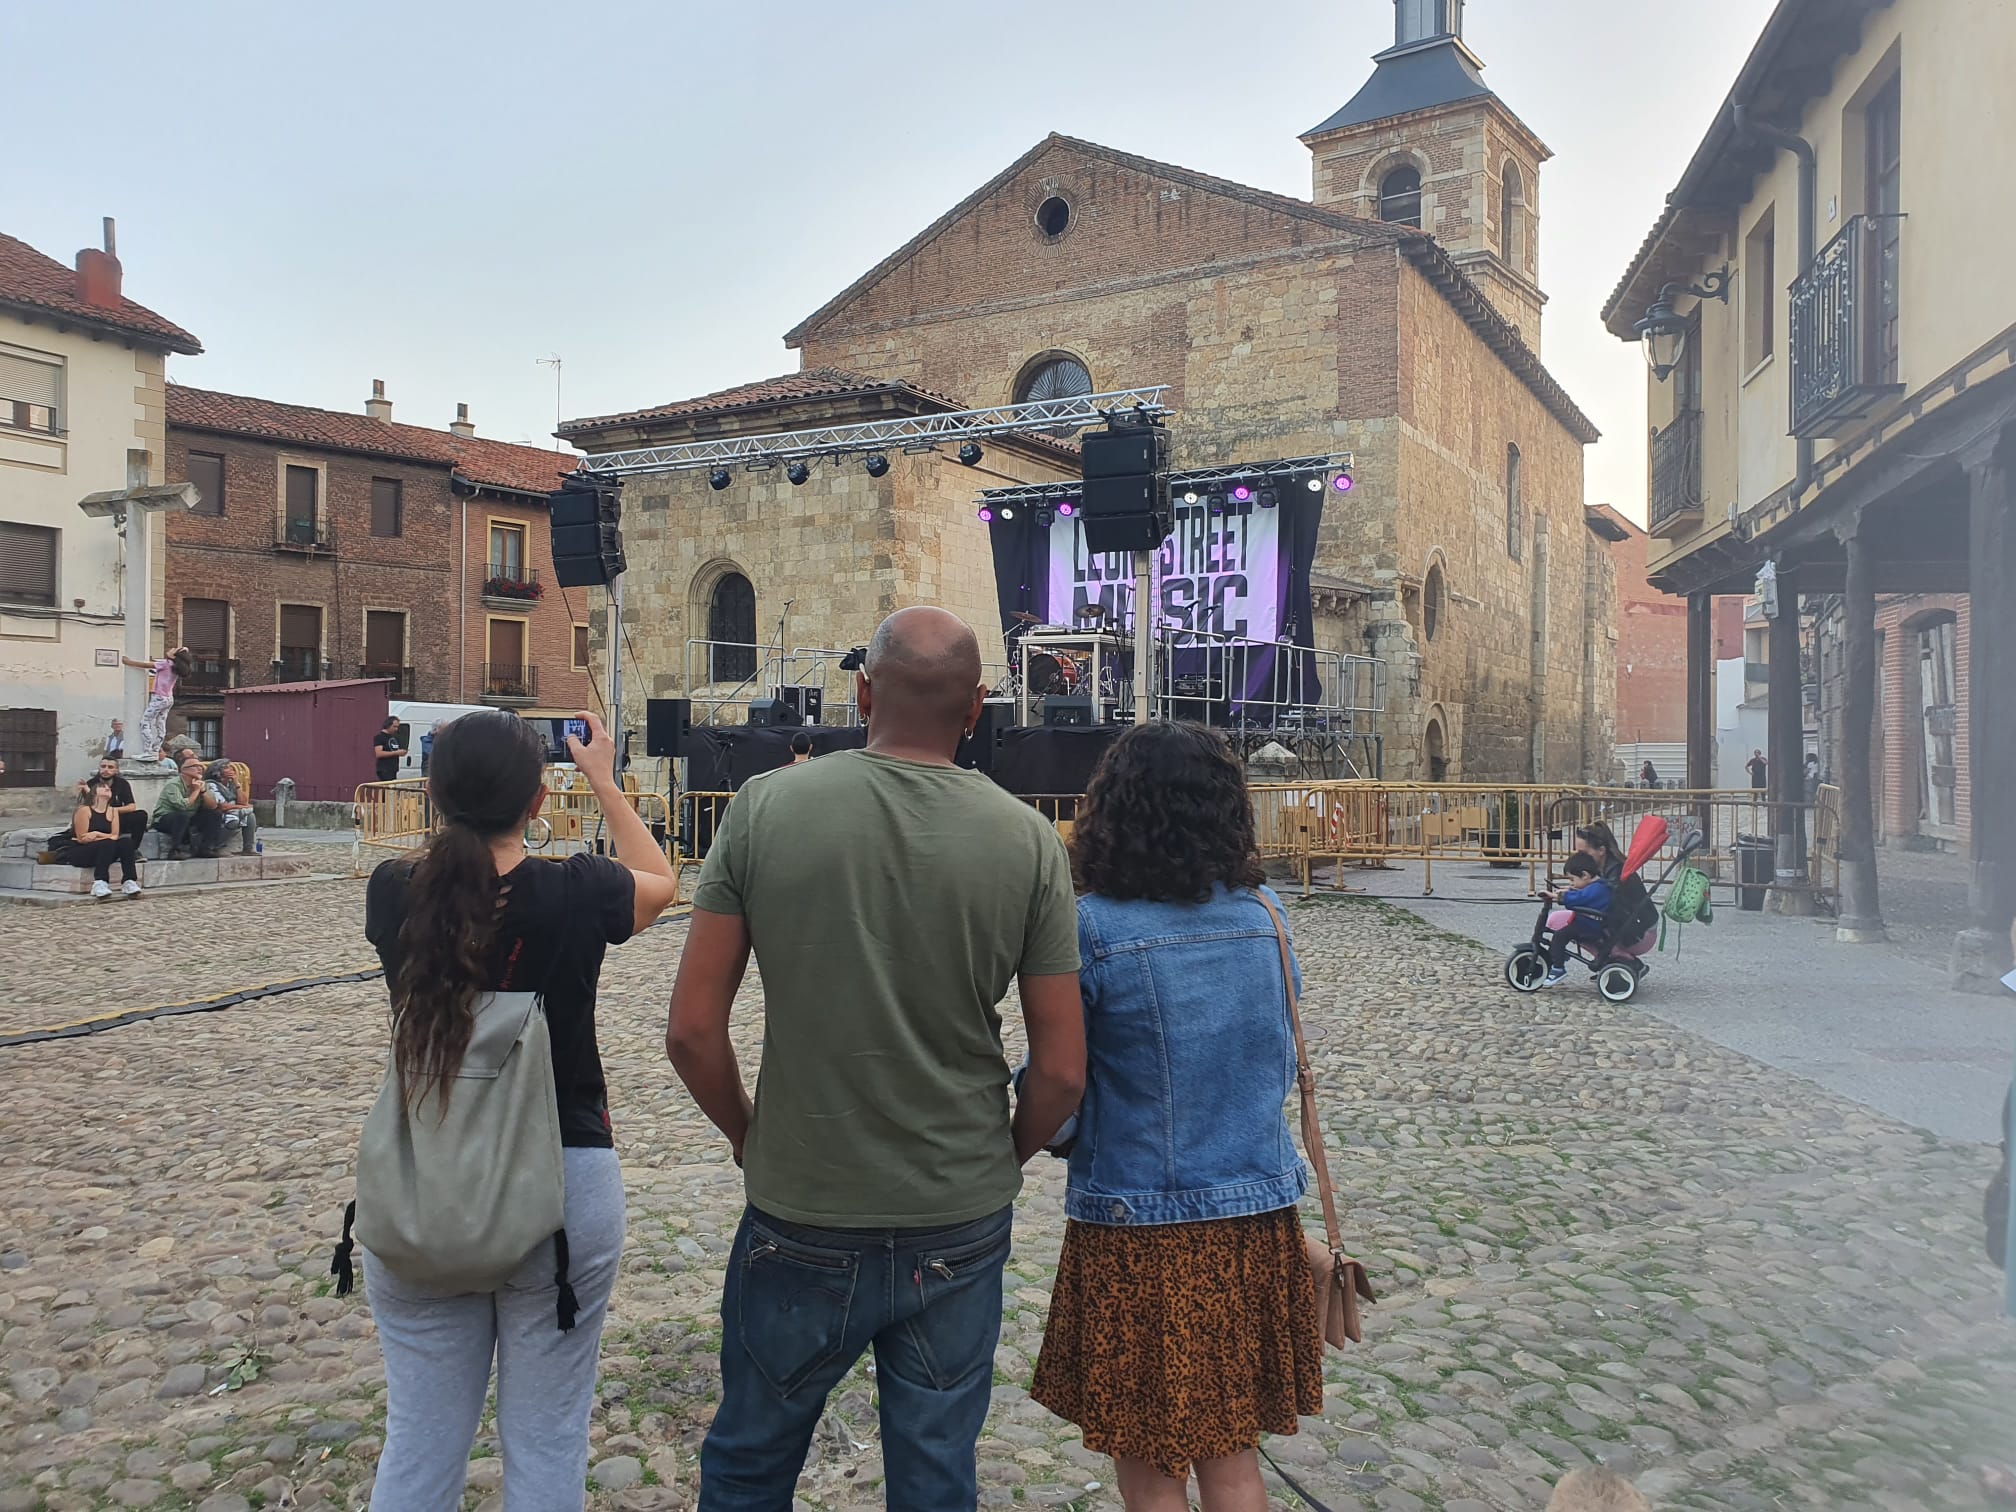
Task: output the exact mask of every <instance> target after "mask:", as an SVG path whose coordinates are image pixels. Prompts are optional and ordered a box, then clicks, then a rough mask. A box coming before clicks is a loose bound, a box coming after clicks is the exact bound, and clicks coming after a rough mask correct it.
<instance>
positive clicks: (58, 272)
mask: <svg viewBox="0 0 2016 1512" xmlns="http://www.w3.org/2000/svg"><path fill="white" fill-rule="evenodd" d="M0 304H9V305H18V306H22V307H24V308H27V309H31V310H42V311H47V312H48V313H50V314H54V315H61V316H64V317H65V318H67V319H70V320H75V321H77V322H79V323H80V324H88V325H93V326H98V327H101V328H104V329H107V330H113V331H122V332H125V333H126V334H127V335H130V336H137V337H141V338H143V339H145V340H147V341H149V342H150V343H152V344H154V345H156V346H163V347H166V348H167V349H168V350H169V351H171V352H184V353H187V354H188V355H190V356H192V357H193V356H194V355H195V354H196V353H198V352H200V351H202V350H203V343H202V342H200V341H198V340H197V339H196V338H195V337H194V336H191V335H190V334H189V333H188V332H187V331H185V330H183V329H182V327H180V326H178V325H176V324H175V322H174V321H172V320H166V319H164V318H162V317H161V316H159V315H156V314H155V313H154V312H153V311H152V310H150V309H148V308H147V307H146V306H145V305H138V304H135V303H134V302H133V301H132V300H130V299H124V298H122V299H121V300H120V301H119V303H118V305H117V306H115V307H114V308H112V309H109V310H108V309H100V308H98V307H97V306H96V305H87V304H85V303H84V302H83V301H82V300H80V299H79V298H78V297H77V270H76V269H74V268H67V267H65V266H64V265H63V264H62V263H60V262H58V261H56V259H55V258H53V257H45V256H43V255H42V254H41V253H40V252H37V251H36V250H35V249H34V248H33V247H31V246H29V245H28V244H27V243H26V242H24V241H19V240H17V239H16V238H14V237H11V236H7V235H4V234H0Z"/></svg>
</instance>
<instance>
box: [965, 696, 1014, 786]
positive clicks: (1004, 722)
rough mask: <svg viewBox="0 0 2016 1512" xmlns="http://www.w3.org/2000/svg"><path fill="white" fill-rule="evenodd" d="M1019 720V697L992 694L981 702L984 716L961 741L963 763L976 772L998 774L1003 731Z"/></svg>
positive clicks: (981, 716)
mask: <svg viewBox="0 0 2016 1512" xmlns="http://www.w3.org/2000/svg"><path fill="white" fill-rule="evenodd" d="M1014 723H1015V700H1014V699H1012V698H990V699H987V700H986V701H985V702H983V703H982V704H981V705H980V717H979V718H978V719H977V720H975V721H974V723H973V733H972V734H971V735H970V736H968V737H967V738H966V739H965V740H962V741H961V742H960V743H959V758H958V760H959V765H961V766H963V767H969V768H971V769H972V770H974V771H976V772H985V773H986V774H987V775H988V776H990V777H991V776H992V775H993V774H994V756H995V753H996V752H998V751H999V750H1000V749H1001V732H1002V731H1003V730H1005V729H1007V728H1008V727H1009V726H1011V725H1012V724H1014Z"/></svg>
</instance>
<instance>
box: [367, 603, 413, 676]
mask: <svg viewBox="0 0 2016 1512" xmlns="http://www.w3.org/2000/svg"><path fill="white" fill-rule="evenodd" d="M405 631H406V625H405V622H404V620H402V619H401V617H400V616H399V615H396V614H388V613H386V612H385V611H384V610H382V609H374V610H372V611H371V612H370V613H369V614H367V615H365V617H364V660H365V661H366V662H368V663H370V664H371V665H372V666H374V667H397V666H399V665H401V664H402V663H403V662H404V660H405V655H406V635H405Z"/></svg>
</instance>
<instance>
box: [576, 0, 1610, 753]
mask: <svg viewBox="0 0 2016 1512" xmlns="http://www.w3.org/2000/svg"><path fill="white" fill-rule="evenodd" d="M1453 3H1454V0H1427V3H1426V4H1424V3H1422V0H1408V3H1406V4H1404V5H1401V6H1399V7H1397V13H1398V15H1399V18H1400V19H1399V25H1398V28H1397V34H1396V46H1395V48H1394V49H1392V50H1390V51H1389V52H1388V53H1384V54H1381V55H1380V59H1379V60H1378V69H1377V71H1376V72H1375V74H1374V76H1373V79H1372V80H1371V82H1369V83H1368V84H1367V85H1366V87H1365V89H1364V90H1361V91H1360V94H1359V96H1358V97H1357V98H1356V99H1354V101H1353V102H1352V104H1350V105H1347V106H1346V107H1345V108H1344V109H1343V110H1341V111H1339V112H1338V114H1337V115H1336V116H1335V117H1333V118H1332V119H1331V120H1330V121H1328V122H1325V123H1324V125H1322V126H1320V127H1318V128H1317V129H1316V130H1315V131H1313V132H1311V133H1310V134H1309V136H1308V137H1307V138H1306V139H1305V140H1306V141H1307V142H1308V143H1309V144H1310V146H1311V149H1312V154H1313V173H1314V179H1315V186H1316V198H1315V200H1313V201H1310V200H1300V199H1295V198H1291V197H1288V196H1284V195H1279V194H1273V193H1270V192H1267V191H1264V190H1260V189H1255V188H1250V187H1248V186H1245V185H1241V184H1235V183H1231V182H1228V181H1225V180H1222V179H1217V178H1212V177H1209V176H1207V175H1204V174H1200V173H1195V172H1192V171H1190V170H1188V169H1184V168H1179V167H1175V166H1172V165H1169V164H1163V163H1157V162H1154V161H1151V160H1149V159H1146V158H1141V157H1137V156H1134V155H1132V154H1129V153H1124V152H1119V151H1116V150H1114V149H1111V148H1108V147H1103V146H1099V145H1097V144H1094V143H1091V142H1084V141H1078V140H1074V139H1072V138H1068V137H1062V136H1051V137H1048V138H1046V139H1045V140H1043V141H1042V142H1039V143H1038V144H1037V145H1036V146H1035V147H1033V148H1031V149H1030V150H1029V151H1028V152H1027V153H1025V154H1024V155H1023V156H1022V157H1021V158H1020V159H1018V160H1017V161H1016V162H1014V163H1012V164H1010V165H1009V166H1008V167H1007V168H1006V169H1004V170H1003V171H1002V172H1001V173H1000V174H998V175H996V176H995V178H993V179H992V180H990V181H989V182H988V183H986V184H984V185H982V186H981V187H980V188H979V189H977V190H976V191H974V192H973V193H972V194H971V195H969V196H968V197H967V198H966V199H964V200H963V201H961V202H960V203H959V204H958V205H956V206H954V207H953V208H952V209H951V210H949V211H948V212H947V213H946V214H945V215H944V216H943V217H941V218H940V219H939V220H938V221H937V222H935V223H934V224H932V225H931V226H929V227H927V228H926V229H925V230H924V231H923V232H922V233H920V234H919V235H918V236H916V237H915V238H913V239H912V240H911V241H910V242H908V243H907V244H905V245H904V246H903V247H901V248H899V249H897V250H896V251H895V252H893V253H892V254H891V255H890V256H889V257H888V258H886V259H884V260H883V261H882V262H881V263H880V264H878V265H877V266H876V267H874V268H872V269H870V270H869V271H868V272H867V273H866V274H864V275H863V276H862V277H861V278H859V279H857V280H856V281H855V282H854V283H853V284H852V285H850V286H849V287H848V288H847V289H845V290H843V291H842V292H841V293H839V294H838V295H836V296H835V297H834V298H833V299H832V300H831V301H829V302H828V303H827V304H826V305H825V306H823V307H822V308H821V309H819V310H818V311H816V312H814V313H813V314H812V315H811V316H809V317H808V318H807V319H806V320H804V321H803V322H802V323H800V324H799V325H798V326H797V327H796V328H794V329H793V330H792V331H790V332H789V333H787V335H786V337H785V341H786V344H787V345H788V346H790V347H792V348H795V349H796V350H797V351H798V353H799V354H800V361H801V370H800V372H799V373H796V374H791V375H787V376H785V377H783V378H779V379H773V380H766V381H765V382H762V383H757V384H751V385H746V386H744V387H743V388H740V389H736V390H730V391H728V392H726V393H723V394H719V395H713V396H708V397H706V398H704V399H700V400H693V401H685V402H682V403H679V404H672V405H664V406H659V407H656V408H653V409H646V410H640V411H636V412H633V413H631V414H628V415H619V416H604V417H599V418H596V419H592V420H584V421H576V422H573V423H571V424H569V425H568V426H566V427H564V428H563V431H562V434H563V435H565V436H566V438H567V439H568V440H570V441H572V442H573V443H574V444H576V445H577V446H579V447H581V448H582V449H583V450H586V451H589V452H598V451H607V450H612V449H618V448H621V447H625V446H633V445H639V444H664V443H669V442H677V441H686V440H694V439H699V438H702V437H705V436H710V435H718V434H722V433H724V432H725V431H732V430H738V429H740V430H749V431H766V432H767V431H786V430H791V429H795V428H802V427H804V426H808V425H813V424H823V423H831V422H833V421H836V420H840V419H845V418H867V417H868V416H869V415H871V414H881V413H889V412H908V413H916V412H921V411H922V410H923V409H928V408H962V407H969V406H975V405H983V404H1000V403H1006V402H1010V401H1013V400H1017V399H1021V398H1026V397H1028V396H1029V393H1030V390H1031V385H1032V384H1037V383H1048V382H1055V381H1060V375H1061V381H1063V382H1066V383H1070V382H1073V381H1075V382H1076V383H1077V384H1078V385H1079V386H1080V391H1084V390H1083V388H1082V385H1083V384H1085V383H1088V382H1089V384H1090V385H1091V391H1104V390H1109V389H1116V388H1124V387H1128V386H1131V385H1140V384H1166V385H1168V394H1167V395H1166V402H1167V403H1168V404H1169V405H1170V406H1171V407H1172V408H1173V409H1174V410H1175V411H1176V414H1175V416H1174V417H1173V418H1172V420H1171V422H1170V429H1171V435H1172V441H1173V446H1174V456H1175V462H1176V465H1177V466H1179V467H1182V466H1198V465H1205V464H1216V463H1224V462H1236V461H1261V460H1266V459H1270V458H1276V457H1286V456H1301V455H1313V454H1317V453H1324V452H1333V451H1349V452H1352V453H1354V454H1355V458H1356V468H1355V472H1356V481H1357V486H1356V487H1355V488H1354V489H1353V490H1352V492H1351V493H1350V494H1348V495H1340V496H1337V497H1335V498H1333V499H1332V501H1331V503H1330V505H1329V507H1328V509H1327V512H1326V516H1325V521H1324V527H1323V531H1322V536H1321V540H1320V543H1319V547H1318V552H1317V559H1316V570H1317V587H1318V599H1319V609H1318V623H1317V625H1316V627H1315V628H1316V634H1317V642H1318V644H1319V646H1322V647H1324V648H1326V649H1332V650H1339V651H1350V652H1356V653H1361V654H1362V653H1369V654H1372V655H1375V656H1378V657H1379V658H1381V659H1382V660H1383V661H1384V662H1385V663H1386V666H1387V668H1388V702H1387V709H1386V713H1385V715H1384V716H1383V719H1382V721H1381V723H1380V725H1379V726H1378V733H1379V734H1380V735H1381V736H1382V747H1383V764H1384V775H1385V776H1386V777H1387V778H1388V779H1389V780H1395V781H1404V780H1417V779H1418V780H1429V779H1431V778H1442V779H1447V780H1451V781H1455V780H1463V779H1471V780H1493V781H1500V780H1502V781H1523V780H1534V779H1539V780H1546V781H1566V780H1575V779H1579V778H1581V777H1583V776H1585V775H1593V774H1595V773H1597V772H1601V771H1607V769H1608V766H1609V762H1610V748H1611V743H1612V729H1611V723H1612V714H1611V707H1612V703H1613V698H1614V671H1613V666H1614V645H1613V642H1614V628H1613V627H1614V614H1613V613H1612V612H1611V610H1610V608H1609V605H1610V598H1611V595H1610V589H1609V578H1608V562H1609V558H1608V555H1607V552H1606V551H1605V550H1604V542H1603V541H1602V540H1601V539H1600V538H1599V537H1598V536H1597V535H1595V534H1592V532H1591V530H1590V528H1589V524H1588V519H1587V516H1586V515H1585V511H1584V508H1583V503H1582V448H1583V446H1584V445H1585V444H1587V443H1588V442H1590V441H1592V440H1594V439H1595V431H1594V429H1593V427H1592V426H1591V425H1590V424H1589V422H1588V420H1587V419H1586V418H1584V417H1583V415H1582V414H1581V412H1580V411H1579V410H1578V409H1576V407H1575V405H1574V404H1573V402H1572V401H1571V400H1570V399H1569V398H1568V396H1567V395H1566V394H1565V393H1564V392H1563V391H1562V390H1561V388H1560V386H1559V385H1558V384H1557V383H1556V382H1555V381H1554V380H1553V379H1552V378H1551V377H1550V376H1549V375H1548V374H1547V372H1546V370H1545V369H1544V368H1543V367H1542V366H1541V364H1540V361H1539V358H1538V356H1537V353H1536V351H1535V347H1536V345H1537V340H1538V326H1539V309H1540V301H1541V296H1540V293H1539V290H1538V287H1537V285H1535V284H1534V283H1533V281H1532V278H1531V273H1532V271H1533V268H1534V267H1535V266H1536V264H1535V254H1536V244H1537V226H1538V217H1537V186H1538V172H1539V163H1540V161H1541V159H1542V158H1544V156H1545V149H1544V148H1543V147H1541V146H1540V144H1539V143H1538V141H1537V139H1535V138H1533V136H1532V134H1531V133H1530V132H1528V131H1527V130H1526V129H1525V128H1524V127H1523V126H1522V125H1520V123H1519V122H1518V121H1517V118H1516V117H1514V116H1512V114H1511V112H1510V111H1509V110H1507V109H1506V108H1505V107H1504V106H1503V105H1502V104H1501V103H1500V102H1499V101H1498V100H1497V99H1496V97H1495V96H1493V95H1491V94H1490V93H1489V91H1488V90H1484V89H1483V87H1482V85H1481V82H1479V81H1477V79H1476V63H1475V59H1474V58H1473V57H1471V55H1470V54H1469V53H1468V52H1467V50H1466V49H1464V46H1463V43H1462V39H1461V37H1460V34H1459V33H1460V7H1457V8H1456V9H1455V10H1453V11H1452V10H1451V9H1450V6H1451V5H1453ZM1410 27H1411V28H1412V31H1411V32H1410ZM1416 33H1418V34H1416ZM1396 70H1397V71H1398V73H1399V75H1400V77H1398V78H1397V79H1396V78H1395V77H1394V76H1393V75H1394V72H1395V71H1396ZM1473 85H1474V87H1473ZM1438 95H1448V96H1451V98H1447V99H1443V98H1436V96H1438ZM1389 107H1398V108H1397V109H1395V108H1389ZM1368 112H1369V114H1368ZM1361 116H1363V117H1365V118H1364V119H1359V117H1361ZM1410 172H1411V173H1412V174H1414V175H1416V177H1415V178H1414V179H1412V180H1411V181H1410V179H1409V178H1408V174H1409V173H1410ZM1508 180H1509V181H1511V182H1513V184H1514V189H1513V191H1512V192H1511V193H1510V194H1508V193H1507V192H1506V190H1505V187H1504V186H1505V184H1506V183H1507V182H1508ZM1410 183H1411V186H1412V187H1411V189H1410ZM1368 195H1369V196H1370V197H1369V199H1368ZM1382 215H1383V216H1384V218H1381V217H1382ZM1508 217H1509V218H1510V221H1509V225H1508V220H1507V218H1508ZM890 460H891V462H892V464H893V466H892V468H891V470H890V472H889V473H888V474H887V475H886V476H885V477H883V478H881V479H870V478H869V477H867V476H866V475H865V473H864V472H863V470H862V468H861V465H860V461H859V459H834V460H831V461H828V462H826V463H825V464H823V465H822V466H820V467H819V468H817V469H815V471H814V473H813V476H812V478H811V480H810V481H809V482H808V483H807V484H806V485H804V486H802V487H796V488H794V487H791V486H790V485H789V484H788V483H786V482H785V481H784V479H783V478H782V476H781V474H780V473H779V472H777V471H774V470H773V471H765V472H755V473H740V472H738V473H737V474H736V475H735V476H734V477H733V479H732V480H731V481H730V484H729V486H728V487H727V488H725V489H722V490H719V491H716V490H713V489H711V488H710V487H709V484H708V481H707V478H706V475H705V474H704V473H682V474H669V475H659V476H654V477H641V478H633V479H631V480H630V481H629V482H627V483H626V485H625V491H624V529H625V539H626V543H627V545H628V551H629V560H630V566H631V572H630V575H629V577H628V578H627V579H626V603H625V613H624V619H625V621H626V625H627V626H628V629H629V633H630V636H631V639H632V644H633V646H634V648H635V650H636V653H637V656H638V659H639V660H640V661H641V663H642V664H643V667H644V671H645V674H646V681H647V683H648V684H649V691H651V692H652V693H654V694H667V693H675V692H683V691H689V685H690V684H691V683H693V682H695V681H697V680H698V679H696V678H693V677H691V676H689V675H688V672H687V667H686V663H687V662H688V661H690V660H691V658H690V657H689V656H688V655H687V653H686V650H685V647H686V642H687V640H688V639H689V638H693V637H696V636H699V635H704V633H705V631H704V630H703V629H696V627H699V626H703V625H708V624H714V625H717V626H718V625H720V624H721V623H723V619H722V616H720V615H719V614H717V613H715V612H714V610H715V609H716V608H717V607H718V606H716V605H715V604H714V603H713V600H712V597H711V595H712V593H713V586H712V585H713V584H715V583H718V582H719V581H721V578H722V575H723V574H733V575H735V576H739V577H743V578H746V580H747V582H748V584H749V585H750V587H751V588H752V589H753V596H754V599H755V600H756V613H755V616H754V618H755V621H756V624H757V626H758V628H759V629H760V630H761V632H762V633H761V635H760V636H759V637H758V638H759V639H760V640H763V641H765V642H773V641H774V642H780V643H783V642H788V643H789V644H793V645H826V646H847V645H851V644H858V643H859V642H860V641H862V640H864V639H865V638H866V637H867V635H868V633H869V632H870V631H871V630H872V629H873V626H874V623H875V621H876V619H877V618H878V617H879V615H880V614H881V613H883V612H886V611H887V610H889V609H893V608H895V607H899V606H900V605H902V604H905V603H915V602H924V601H930V602H941V603H944V604H946V605H947V606H948V607H951V608H953V609H955V610H956V611H957V612H959V613H961V614H962V615H964V616H965V617H966V618H968V619H969V621H971V622H972V623H973V624H974V625H975V626H976V628H978V629H979V630H980V631H981V634H982V638H983V644H986V645H990V646H992V647H998V644H999V641H998V634H997V631H998V620H997V619H996V611H995V608H994V597H993V588H992V568H991V557H990V551H989V544H988V539H987V534H986V530H985V528H984V527H982V526H980V525H979V524H978V522H977V521H976V520H975V518H974V493H975V491H976V490H977V489H979V488H984V487H990V486H996V485H998V484H1000V483H1003V482H1011V481H1012V482H1022V481H1046V480H1049V479H1051V478H1067V477H1072V476H1075V470H1074V468H1073V465H1072V458H1071V456H1070V454H1069V453H1068V452H1066V451H1063V450H1061V449H1060V448H1058V447H1057V446H1056V444H1055V443H1052V442H1049V441H1046V440H1044V439H1043V438H1040V437H1032V438H1030V439H1029V440H1028V441H1026V442H1003V441H999V440H997V441H990V442H989V443H988V444H987V448H986V456H985V459H984V460H983V462H982V463H981V465H980V466H979V467H977V468H966V467H962V466H960V465H958V464H957V463H956V462H953V461H952V460H951V459H950V458H949V457H944V456H939V455H933V454H924V455H907V456H905V455H892V457H891V459H890ZM736 592H737V594H739V593H740V592H741V589H740V587H739V585H738V586H736ZM787 600H792V601H795V602H793V604H792V607H791V610H790V614H789V620H788V624H787V625H786V627H785V629H784V630H783V631H782V632H781V633H780V631H779V629H778V621H779V620H780V618H782V610H783V605H784V603H785V601H787ZM743 622H744V623H745V624H746V615H745V617H744V621H743ZM598 633H599V632H598ZM996 654H998V652H997V653H996Z"/></svg>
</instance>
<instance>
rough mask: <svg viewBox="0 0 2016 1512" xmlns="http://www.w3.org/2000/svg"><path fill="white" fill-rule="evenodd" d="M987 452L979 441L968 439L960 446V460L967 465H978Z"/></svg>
mask: <svg viewBox="0 0 2016 1512" xmlns="http://www.w3.org/2000/svg"><path fill="white" fill-rule="evenodd" d="M985 455H986V453H985V452H983V451H981V450H980V443H979V442H978V441H968V442H966V443H965V444H964V445H963V446H961V447H960V448H959V460H960V461H961V462H962V463H964V464H965V465H966V466H967V467H978V466H979V465H980V459H981V458H982V457H983V456H985Z"/></svg>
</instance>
